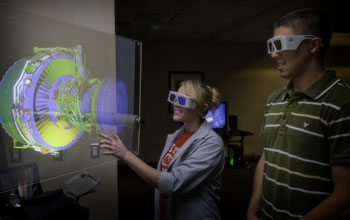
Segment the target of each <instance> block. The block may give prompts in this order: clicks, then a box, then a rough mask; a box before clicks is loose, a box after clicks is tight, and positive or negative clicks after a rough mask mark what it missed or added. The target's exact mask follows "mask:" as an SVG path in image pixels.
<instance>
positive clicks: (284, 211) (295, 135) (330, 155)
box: [261, 71, 350, 220]
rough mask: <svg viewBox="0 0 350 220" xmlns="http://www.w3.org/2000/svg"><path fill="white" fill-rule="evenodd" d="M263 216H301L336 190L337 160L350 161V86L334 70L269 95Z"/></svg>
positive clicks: (339, 162)
mask: <svg viewBox="0 0 350 220" xmlns="http://www.w3.org/2000/svg"><path fill="white" fill-rule="evenodd" d="M262 135H263V137H264V153H265V164H264V174H263V175H264V180H263V184H264V193H263V201H262V208H261V214H262V218H263V219H283V220H284V219H299V218H301V217H303V216H304V215H305V214H306V213H308V212H309V211H310V210H311V209H313V208H314V207H315V206H317V205H318V204H319V203H321V201H323V200H324V199H326V198H327V197H328V196H329V195H330V193H331V192H332V179H331V165H339V164H343V165H349V164H350V87H349V85H347V84H346V83H344V82H343V81H342V80H340V79H337V78H336V76H335V72H334V71H328V72H327V74H325V75H324V76H322V78H320V79H319V80H317V81H316V82H315V83H314V84H312V85H311V86H310V87H309V88H308V89H306V90H305V91H303V92H299V91H293V89H292V82H290V83H289V85H288V86H287V87H286V88H284V89H281V90H279V91H276V92H274V93H273V94H271V95H270V96H269V98H268V101H267V105H266V109H265V117H264V122H263V126H262Z"/></svg>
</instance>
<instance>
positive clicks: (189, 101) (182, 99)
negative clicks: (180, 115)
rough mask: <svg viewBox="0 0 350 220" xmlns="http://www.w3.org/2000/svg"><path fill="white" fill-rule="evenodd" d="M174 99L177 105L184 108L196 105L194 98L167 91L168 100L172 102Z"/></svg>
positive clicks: (191, 107) (193, 107)
mask: <svg viewBox="0 0 350 220" xmlns="http://www.w3.org/2000/svg"><path fill="white" fill-rule="evenodd" d="M176 101H177V104H178V105H179V106H182V107H185V108H190V109H195V108H196V107H197V102H196V100H195V99H194V98H192V97H190V96H187V95H184V94H182V93H178V92H174V91H169V96H168V102H170V103H172V104H174V103H175V102H176Z"/></svg>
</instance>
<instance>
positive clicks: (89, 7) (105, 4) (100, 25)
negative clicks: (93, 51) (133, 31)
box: [0, 0, 115, 35]
mask: <svg viewBox="0 0 350 220" xmlns="http://www.w3.org/2000/svg"><path fill="white" fill-rule="evenodd" d="M0 4H4V5H8V6H11V7H14V8H17V9H19V10H24V11H27V12H30V13H34V14H37V15H41V16H45V17H49V18H52V19H56V20H59V21H63V22H66V23H69V24H75V25H79V26H83V27H87V28H91V29H93V30H97V31H101V32H105V33H109V34H113V35H114V34H115V25H114V20H115V18H114V0H60V1H57V0H0Z"/></svg>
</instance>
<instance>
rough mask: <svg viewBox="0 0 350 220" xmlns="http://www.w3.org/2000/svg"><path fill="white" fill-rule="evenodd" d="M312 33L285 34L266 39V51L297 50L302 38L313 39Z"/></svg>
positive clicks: (269, 52)
mask: <svg viewBox="0 0 350 220" xmlns="http://www.w3.org/2000/svg"><path fill="white" fill-rule="evenodd" d="M315 37H316V36H314V35H286V36H279V37H273V38H270V39H269V40H267V53H268V54H271V53H272V52H276V53H277V52H281V51H285V50H297V49H298V47H299V45H300V44H301V42H303V40H308V39H314V38H315Z"/></svg>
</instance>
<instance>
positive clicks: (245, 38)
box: [115, 0, 350, 43]
mask: <svg viewBox="0 0 350 220" xmlns="http://www.w3.org/2000/svg"><path fill="white" fill-rule="evenodd" d="M345 3H346V1H341V0H332V1H330V0H328V1H326V0H115V7H116V9H115V12H116V33H117V34H118V35H122V36H125V37H129V38H133V39H136V40H140V41H201V42H211V43H220V42H221V43H228V42H265V41H266V39H268V38H270V37H271V35H272V24H273V23H274V21H275V20H276V19H278V18H279V17H280V16H282V15H284V14H286V13H287V12H289V11H292V10H295V9H299V8H304V7H313V8H318V9H320V10H322V11H323V12H324V13H326V14H327V16H328V18H329V21H330V23H331V25H332V26H333V30H334V31H335V32H344V33H350V23H349V21H350V13H349V11H348V10H345V9H346V8H347V7H345ZM347 36H348V37H349V35H347ZM348 37H345V38H346V39H345V40H348Z"/></svg>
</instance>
